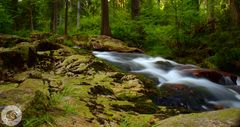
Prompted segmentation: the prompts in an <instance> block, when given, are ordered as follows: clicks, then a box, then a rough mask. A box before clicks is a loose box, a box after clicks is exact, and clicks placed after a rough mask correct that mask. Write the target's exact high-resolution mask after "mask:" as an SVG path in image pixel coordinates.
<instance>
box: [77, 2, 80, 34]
mask: <svg viewBox="0 0 240 127" xmlns="http://www.w3.org/2000/svg"><path fill="white" fill-rule="evenodd" d="M77 4H78V11H77V29H79V26H80V11H81V2H80V0H78V3H77Z"/></svg>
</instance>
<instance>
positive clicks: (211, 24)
mask: <svg viewBox="0 0 240 127" xmlns="http://www.w3.org/2000/svg"><path fill="white" fill-rule="evenodd" d="M208 27H209V28H210V29H211V30H214V29H215V18H214V0H208Z"/></svg>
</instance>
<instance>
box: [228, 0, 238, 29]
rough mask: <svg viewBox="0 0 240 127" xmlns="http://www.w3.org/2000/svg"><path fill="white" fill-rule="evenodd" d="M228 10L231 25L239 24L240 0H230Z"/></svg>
mask: <svg viewBox="0 0 240 127" xmlns="http://www.w3.org/2000/svg"><path fill="white" fill-rule="evenodd" d="M230 12H231V17H232V22H233V25H235V26H240V1H239V0H230Z"/></svg>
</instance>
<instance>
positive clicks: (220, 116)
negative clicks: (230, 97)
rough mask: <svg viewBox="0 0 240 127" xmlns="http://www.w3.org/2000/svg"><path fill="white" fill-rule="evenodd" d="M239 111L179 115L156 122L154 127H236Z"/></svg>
mask: <svg viewBox="0 0 240 127" xmlns="http://www.w3.org/2000/svg"><path fill="white" fill-rule="evenodd" d="M239 114H240V110H239V109H225V110H219V111H212V112H204V113H193V114H187V115H179V116H175V117H171V118H168V119H165V120H163V121H158V122H157V124H156V125H155V126H160V127H176V126H184V127H193V126H194V127H197V126H222V127H225V126H236V124H237V120H238V119H239Z"/></svg>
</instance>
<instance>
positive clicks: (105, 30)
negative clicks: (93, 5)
mask: <svg viewBox="0 0 240 127" xmlns="http://www.w3.org/2000/svg"><path fill="white" fill-rule="evenodd" d="M101 4H102V26H101V34H102V35H107V36H111V29H110V26H109V11H108V0H102V3H101Z"/></svg>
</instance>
